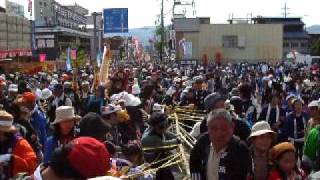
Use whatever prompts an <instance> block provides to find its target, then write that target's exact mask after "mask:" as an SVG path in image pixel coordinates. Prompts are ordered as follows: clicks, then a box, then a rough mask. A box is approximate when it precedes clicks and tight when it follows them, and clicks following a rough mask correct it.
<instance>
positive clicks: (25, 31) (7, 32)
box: [0, 13, 32, 60]
mask: <svg viewBox="0 0 320 180" xmlns="http://www.w3.org/2000/svg"><path fill="white" fill-rule="evenodd" d="M31 56H32V53H31V25H30V21H29V20H28V19H26V18H23V17H20V16H14V15H9V14H7V13H0V59H8V58H10V59H13V60H18V59H29V58H31Z"/></svg>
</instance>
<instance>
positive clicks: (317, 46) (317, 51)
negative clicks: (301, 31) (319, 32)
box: [311, 38, 320, 56]
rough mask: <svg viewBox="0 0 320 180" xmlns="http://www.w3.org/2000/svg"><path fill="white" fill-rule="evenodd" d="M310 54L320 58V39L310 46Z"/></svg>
mask: <svg viewBox="0 0 320 180" xmlns="http://www.w3.org/2000/svg"><path fill="white" fill-rule="evenodd" d="M311 54H312V55H314V56H320V38H319V39H318V40H316V41H314V42H313V43H312V44H311Z"/></svg>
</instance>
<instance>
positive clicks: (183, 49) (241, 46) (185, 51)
mask: <svg viewBox="0 0 320 180" xmlns="http://www.w3.org/2000/svg"><path fill="white" fill-rule="evenodd" d="M282 28H283V27H282V25H281V24H275V25H272V24H210V19H209V18H194V19H175V21H174V29H175V31H176V57H177V58H178V59H197V60H201V59H202V58H203V57H204V56H206V57H207V58H208V59H209V60H210V61H213V60H215V59H216V58H218V56H219V58H221V59H222V61H224V62H237V61H248V62H259V61H268V62H270V61H272V62H273V61H278V60H280V59H281V58H282V44H283V40H282V36H283V31H282Z"/></svg>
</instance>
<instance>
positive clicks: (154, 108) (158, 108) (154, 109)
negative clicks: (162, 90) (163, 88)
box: [152, 103, 164, 113]
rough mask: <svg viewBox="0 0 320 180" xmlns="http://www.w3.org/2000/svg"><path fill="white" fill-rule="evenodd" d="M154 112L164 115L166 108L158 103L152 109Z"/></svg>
mask: <svg viewBox="0 0 320 180" xmlns="http://www.w3.org/2000/svg"><path fill="white" fill-rule="evenodd" d="M152 110H153V111H156V112H161V113H164V106H163V105H160V104H158V103H155V104H154V105H153V108H152Z"/></svg>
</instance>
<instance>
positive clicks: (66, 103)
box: [53, 94, 72, 107]
mask: <svg viewBox="0 0 320 180" xmlns="http://www.w3.org/2000/svg"><path fill="white" fill-rule="evenodd" d="M64 96H65V95H64V94H62V95H61V96H60V97H56V98H55V99H54V101H53V103H54V105H55V106H56V107H59V102H60V101H63V99H64ZM64 106H72V101H71V99H70V98H68V97H67V98H66V102H65V104H64Z"/></svg>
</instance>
